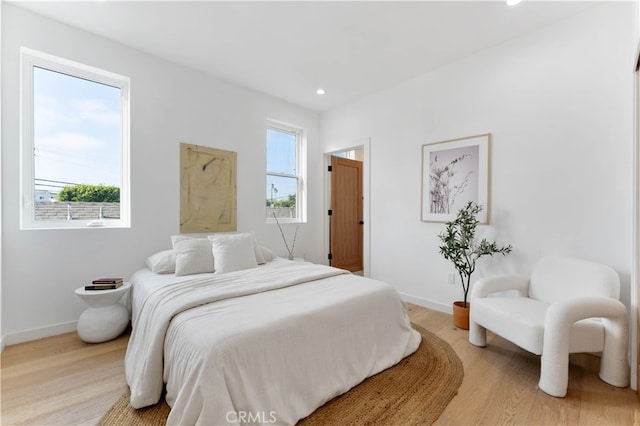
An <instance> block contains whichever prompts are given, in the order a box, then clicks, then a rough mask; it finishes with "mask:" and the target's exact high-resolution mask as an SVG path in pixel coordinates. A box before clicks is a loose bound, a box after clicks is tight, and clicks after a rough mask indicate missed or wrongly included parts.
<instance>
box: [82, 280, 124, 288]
mask: <svg viewBox="0 0 640 426" xmlns="http://www.w3.org/2000/svg"><path fill="white" fill-rule="evenodd" d="M119 287H122V281H120V282H119V283H112V284H89V285H85V286H84V289H85V290H115V289H116V288H119Z"/></svg>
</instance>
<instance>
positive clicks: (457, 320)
mask: <svg viewBox="0 0 640 426" xmlns="http://www.w3.org/2000/svg"><path fill="white" fill-rule="evenodd" d="M463 306H464V302H453V325H455V326H456V327H458V328H461V329H463V330H468V329H469V308H470V307H471V303H469V302H467V307H466V308H464V307H463Z"/></svg>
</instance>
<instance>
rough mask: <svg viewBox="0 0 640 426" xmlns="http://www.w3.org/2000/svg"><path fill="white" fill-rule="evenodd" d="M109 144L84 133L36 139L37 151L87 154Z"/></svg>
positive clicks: (59, 134) (62, 134)
mask: <svg viewBox="0 0 640 426" xmlns="http://www.w3.org/2000/svg"><path fill="white" fill-rule="evenodd" d="M107 146H108V144H107V143H105V142H104V141H103V140H101V139H99V138H96V137H93V136H89V135H86V134H82V133H75V132H60V133H57V134H56V135H54V136H53V137H42V138H36V140H35V148H36V150H37V151H54V152H65V153H70V154H71V153H72V152H87V151H95V150H99V149H103V148H105V147H107Z"/></svg>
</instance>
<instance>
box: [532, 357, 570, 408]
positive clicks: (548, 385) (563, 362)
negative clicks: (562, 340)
mask: <svg viewBox="0 0 640 426" xmlns="http://www.w3.org/2000/svg"><path fill="white" fill-rule="evenodd" d="M545 349H546V348H545ZM563 352H564V353H563ZM568 384H569V352H568V351H566V352H565V351H559V352H558V353H553V352H551V354H549V353H547V354H546V355H545V353H544V350H543V353H542V357H541V358H540V381H539V382H538V387H539V388H540V389H541V390H542V391H544V392H545V393H547V394H549V395H551V396H555V397H558V398H563V397H565V396H566V395H567V386H568Z"/></svg>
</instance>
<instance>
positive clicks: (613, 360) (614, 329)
mask: <svg viewBox="0 0 640 426" xmlns="http://www.w3.org/2000/svg"><path fill="white" fill-rule="evenodd" d="M603 321H605V324H606V326H605V330H606V331H605V339H604V350H603V351H602V357H601V359H600V374H599V377H600V378H601V379H602V380H603V381H604V382H605V383H609V384H610V385H613V386H617V387H619V388H626V387H627V386H629V359H628V349H629V346H628V342H629V332H628V324H627V318H626V316H624V315H621V316H620V317H619V318H613V319H609V318H605V319H603Z"/></svg>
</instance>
